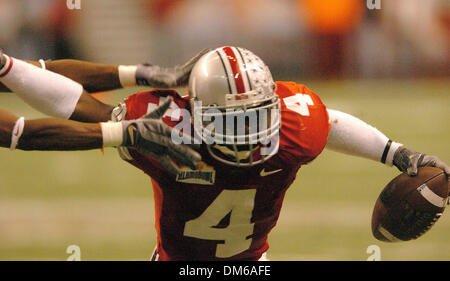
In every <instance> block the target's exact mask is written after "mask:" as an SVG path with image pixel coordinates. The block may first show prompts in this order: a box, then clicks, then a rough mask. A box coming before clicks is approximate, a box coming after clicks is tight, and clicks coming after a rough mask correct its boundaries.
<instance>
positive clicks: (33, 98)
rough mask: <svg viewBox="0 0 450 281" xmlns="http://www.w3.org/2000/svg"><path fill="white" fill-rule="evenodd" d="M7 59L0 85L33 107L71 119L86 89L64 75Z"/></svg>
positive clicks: (0, 72)
mask: <svg viewBox="0 0 450 281" xmlns="http://www.w3.org/2000/svg"><path fill="white" fill-rule="evenodd" d="M5 57H6V63H5V66H4V67H3V68H2V69H0V82H2V83H3V84H4V85H5V86H6V87H8V88H9V89H10V90H11V91H12V92H14V93H16V94H17V95H18V96H19V97H20V98H21V99H23V100H24V101H25V102H26V103H28V104H29V105H30V106H32V107H33V108H35V109H36V110H39V111H40V112H42V113H45V114H47V115H50V116H53V117H59V118H66V119H68V118H70V116H71V115H72V113H73V112H74V110H75V107H76V105H77V103H78V100H79V99H80V96H81V94H82V93H83V86H82V85H81V84H79V83H77V82H75V81H73V80H71V79H69V78H67V77H65V76H62V75H60V74H57V73H54V72H51V71H48V70H44V69H41V68H39V67H37V66H34V65H32V64H29V63H27V62H25V61H22V60H18V59H15V58H10V57H8V56H5Z"/></svg>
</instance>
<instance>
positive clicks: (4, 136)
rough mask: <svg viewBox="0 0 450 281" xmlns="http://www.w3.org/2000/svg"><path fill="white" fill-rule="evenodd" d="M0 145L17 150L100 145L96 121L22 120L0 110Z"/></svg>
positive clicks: (101, 145) (77, 147)
mask: <svg viewBox="0 0 450 281" xmlns="http://www.w3.org/2000/svg"><path fill="white" fill-rule="evenodd" d="M0 146H1V147H10V148H11V149H14V148H18V149H21V150H86V149H95V148H102V147H103V136H102V129H101V126H100V124H99V123H81V122H76V121H70V120H63V119H56V118H45V119H35V120H25V119H23V118H19V117H18V116H16V115H15V114H13V113H11V112H8V111H6V110H2V109H0Z"/></svg>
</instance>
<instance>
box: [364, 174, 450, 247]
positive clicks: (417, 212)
mask: <svg viewBox="0 0 450 281" xmlns="http://www.w3.org/2000/svg"><path fill="white" fill-rule="evenodd" d="M448 195H449V185H448V181H447V177H446V175H445V173H444V171H442V170H441V169H438V168H434V167H420V168H419V169H418V171H417V175H416V176H414V177H410V176H408V175H407V174H406V173H402V174H400V175H399V176H397V177H395V178H394V179H393V180H392V181H390V182H389V183H388V184H387V185H386V187H385V188H384V189H383V191H382V192H381V194H380V196H379V197H378V199H377V201H376V203H375V206H374V209H373V213H372V233H373V236H375V238H377V239H378V240H381V241H385V242H398V241H408V240H411V239H417V238H419V237H420V236H422V235H423V234H424V233H425V232H427V231H428V230H429V229H430V228H431V227H432V226H433V225H434V224H435V222H436V221H437V220H438V219H439V218H440V217H441V216H442V213H443V212H444V209H445V207H446V205H447V201H448Z"/></svg>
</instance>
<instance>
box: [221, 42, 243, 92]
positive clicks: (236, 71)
mask: <svg viewBox="0 0 450 281" xmlns="http://www.w3.org/2000/svg"><path fill="white" fill-rule="evenodd" d="M222 50H223V51H224V52H225V54H226V55H227V59H228V62H229V63H230V66H231V70H232V71H233V77H234V82H235V83H236V90H237V92H238V93H239V94H242V93H245V92H246V90H245V85H244V80H243V79H242V73H241V68H240V67H239V64H238V60H237V58H236V54H235V53H234V51H233V49H231V47H223V49H222Z"/></svg>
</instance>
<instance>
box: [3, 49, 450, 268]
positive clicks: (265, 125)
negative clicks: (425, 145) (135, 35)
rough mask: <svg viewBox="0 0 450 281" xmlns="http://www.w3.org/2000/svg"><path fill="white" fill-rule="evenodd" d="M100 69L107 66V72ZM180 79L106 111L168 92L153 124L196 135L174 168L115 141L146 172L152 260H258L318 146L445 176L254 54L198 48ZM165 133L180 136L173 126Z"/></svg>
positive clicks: (130, 115) (143, 108) (144, 107)
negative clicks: (181, 90) (278, 76)
mask: <svg viewBox="0 0 450 281" xmlns="http://www.w3.org/2000/svg"><path fill="white" fill-rule="evenodd" d="M57 63H61V64H64V63H66V64H67V65H66V66H65V67H61V68H59V70H58V72H59V73H61V74H63V75H67V76H68V77H71V78H72V79H78V80H77V81H78V82H79V83H81V84H82V85H86V87H87V86H89V87H92V88H96V89H101V88H103V87H109V86H105V85H103V86H102V83H107V82H110V83H109V85H114V83H118V82H119V83H120V86H121V87H124V86H128V85H136V84H142V83H143V82H142V81H144V80H145V81H146V82H145V83H146V84H148V85H149V86H155V85H156V86H159V87H161V86H164V87H171V86H173V83H176V84H177V85H178V86H179V85H182V84H183V83H177V82H176V81H177V80H176V79H174V77H176V76H175V75H174V73H175V72H174V69H171V68H168V69H164V71H163V70H162V68H160V67H159V66H151V65H138V66H102V65H95V64H90V63H84V62H75V61H71V62H58V61H55V62H49V63H48V64H47V68H49V69H50V65H52V64H57ZM69 64H72V65H75V64H76V65H78V66H76V67H80V68H79V70H81V69H83V68H84V69H85V71H86V72H90V71H91V70H92V71H93V72H94V73H96V75H95V77H98V83H97V82H95V81H96V79H94V78H93V79H90V78H86V77H84V76H83V74H82V73H80V74H77V77H74V74H73V70H71V71H69V70H68V69H69V68H70V67H69ZM52 67H53V65H52ZM94 68H95V71H94ZM108 68H110V69H114V73H115V74H114V75H109V74H110V72H108ZM102 69H104V72H103V71H102ZM54 70H55V69H54ZM143 73H147V74H148V73H160V74H161V75H160V76H158V77H165V78H170V79H167V80H165V82H162V83H159V82H158V83H154V82H153V81H152V80H151V79H145V78H142V77H143ZM168 74H170V75H168ZM107 77H109V78H107ZM84 79H86V80H84ZM108 79H111V80H110V81H109V80H108ZM0 81H1V80H0ZM167 81H170V82H169V83H166V82H167ZM2 82H3V81H2ZM184 82H187V80H186V79H185V81H184ZM5 84H6V83H5ZM115 85H116V86H117V85H118V84H115ZM188 85H189V95H188V96H186V97H182V96H180V95H179V94H178V93H177V92H176V91H174V90H164V89H163V90H161V89H159V90H156V89H155V90H149V91H143V92H139V93H136V94H134V95H131V96H129V97H128V98H127V99H126V100H125V102H124V103H122V104H120V105H119V106H118V107H117V108H118V110H117V112H120V114H113V116H112V119H113V120H114V121H121V120H133V119H136V118H139V117H141V116H143V115H145V114H146V113H147V112H148V111H149V110H152V109H153V108H156V107H157V106H158V105H160V104H161V103H163V102H164V99H165V98H166V97H171V98H172V99H173V102H172V103H171V105H170V109H169V110H168V111H167V112H166V115H164V116H163V118H162V120H163V122H165V123H166V124H167V125H168V126H170V127H173V128H177V129H178V130H180V131H183V132H184V133H186V134H188V133H189V132H192V134H191V136H192V137H193V139H194V140H193V141H194V143H201V145H200V148H199V152H200V154H201V157H202V162H201V163H200V164H199V167H198V168H197V169H192V168H189V167H185V166H183V165H182V163H179V164H180V165H179V166H180V171H179V172H178V173H177V175H176V176H174V175H172V174H170V173H169V172H168V171H167V170H166V169H165V168H164V167H163V166H161V165H160V163H159V162H158V161H157V160H156V159H154V158H152V157H150V156H146V155H143V154H142V153H140V152H139V151H137V150H135V149H133V148H121V149H119V152H120V155H121V157H122V158H123V159H125V160H126V161H128V162H130V163H131V164H132V165H134V166H136V167H137V168H139V169H141V170H143V171H144V172H145V173H147V174H148V175H149V176H150V177H151V180H152V185H153V191H154V198H155V215H156V220H155V221H156V231H157V247H156V250H155V253H154V256H153V259H154V260H259V259H260V258H261V257H262V256H263V254H264V253H265V252H266V251H267V249H268V247H269V245H268V241H267V238H268V234H269V232H270V231H271V230H272V228H273V227H274V226H275V224H276V222H277V220H278V217H279V214H280V210H281V206H282V203H283V198H284V196H285V193H286V190H287V189H288V188H289V186H290V185H291V184H292V183H293V181H294V180H295V177H296V175H297V172H298V170H299V168H300V167H301V166H302V165H305V164H308V163H309V162H311V161H313V160H314V159H315V158H316V157H317V156H318V155H319V154H320V153H321V152H322V151H323V149H324V148H329V149H333V150H337V151H340V152H343V153H345V154H351V155H356V156H361V157H364V158H367V159H372V160H375V161H378V162H381V163H383V164H386V165H389V166H393V165H395V166H396V167H397V168H398V169H399V170H400V171H402V172H407V173H408V174H409V175H411V176H414V175H415V174H416V173H417V168H418V167H421V166H435V167H438V168H441V169H442V170H444V171H445V173H446V174H447V175H449V174H450V168H449V167H448V166H447V165H446V164H445V163H444V162H442V161H441V160H439V158H437V157H435V156H431V155H426V154H422V153H418V152H415V151H413V150H411V149H409V148H407V147H405V146H403V145H402V144H400V143H397V142H393V141H391V140H390V139H389V138H387V137H386V136H385V135H384V134H383V133H381V132H380V131H379V130H377V129H375V128H374V127H372V126H370V125H368V124H366V123H365V122H363V121H361V120H359V119H358V118H356V117H353V116H351V115H348V114H346V113H343V112H340V111H336V110H331V109H327V108H326V107H325V105H324V104H323V103H322V101H321V99H320V97H319V96H318V95H316V94H315V93H314V92H312V91H311V90H310V89H308V88H307V87H306V86H304V85H300V84H296V83H294V82H280V81H279V82H274V81H273V79H272V75H271V73H270V71H269V69H268V67H267V66H266V65H265V64H264V62H263V61H262V60H261V58H259V57H258V56H256V55H255V54H253V53H252V52H251V51H249V50H246V49H244V48H238V47H233V46H225V47H220V48H217V49H215V50H211V51H209V52H207V53H206V54H204V55H203V56H201V58H200V59H199V60H198V62H196V63H195V65H194V67H193V69H192V72H191V73H190V78H189V83H188ZM6 86H7V87H9V85H8V84H6ZM12 90H14V89H12ZM97 106H99V107H101V106H102V105H97V104H95V105H94V107H97ZM98 111H100V112H101V109H100V108H99V110H98ZM84 114H86V116H84V115H79V116H78V117H79V118H80V117H81V118H85V119H92V118H94V119H95V118H98V117H95V114H96V113H95V112H90V111H84ZM91 114H92V115H91ZM108 117H109V116H103V117H101V118H108ZM255 120H256V121H255ZM172 137H173V140H174V141H175V142H177V143H184V142H183V140H182V139H179V138H178V136H177V135H176V134H175V135H173V136H172Z"/></svg>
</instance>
